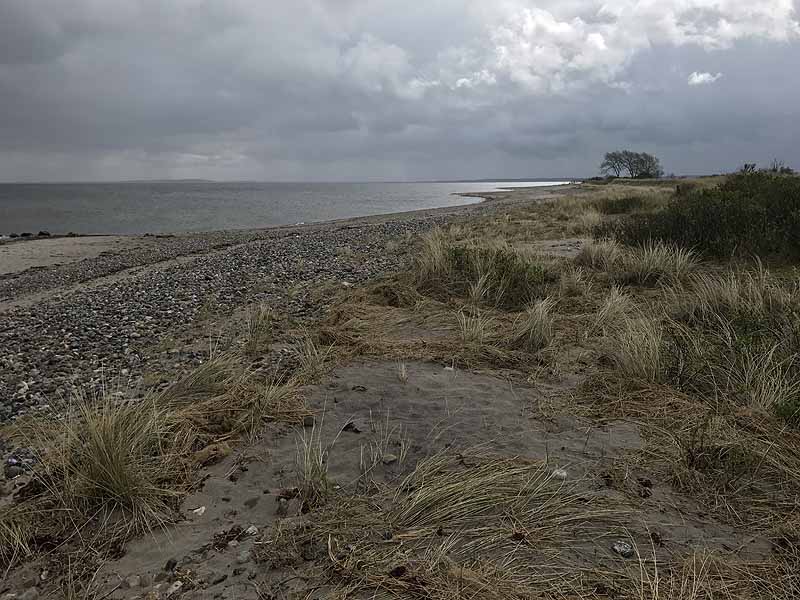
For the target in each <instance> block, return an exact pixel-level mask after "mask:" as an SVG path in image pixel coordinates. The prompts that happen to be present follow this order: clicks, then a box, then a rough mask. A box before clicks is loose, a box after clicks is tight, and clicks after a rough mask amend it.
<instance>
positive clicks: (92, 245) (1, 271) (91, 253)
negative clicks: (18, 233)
mask: <svg viewBox="0 0 800 600" xmlns="http://www.w3.org/2000/svg"><path fill="white" fill-rule="evenodd" d="M140 243H141V240H140V239H139V238H136V237H130V236H118V235H98V236H86V237H62V238H49V239H37V240H30V241H27V240H26V241H21V242H13V243H8V244H0V275H9V274H12V273H21V272H22V271H25V270H27V269H36V268H41V267H49V266H53V265H62V264H67V263H72V262H77V261H79V260H84V259H86V258H96V257H98V256H100V255H101V254H103V253H104V252H123V251H125V250H126V249H128V248H132V247H135V246H137V245H138V244H140Z"/></svg>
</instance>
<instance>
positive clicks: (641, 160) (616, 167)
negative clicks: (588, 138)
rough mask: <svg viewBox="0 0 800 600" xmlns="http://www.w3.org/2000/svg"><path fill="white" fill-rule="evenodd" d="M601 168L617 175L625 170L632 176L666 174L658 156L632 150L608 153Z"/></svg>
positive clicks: (659, 175) (658, 175)
mask: <svg viewBox="0 0 800 600" xmlns="http://www.w3.org/2000/svg"><path fill="white" fill-rule="evenodd" d="M600 170H601V171H602V172H603V173H606V174H609V173H614V174H615V175H616V176H617V177H619V175H620V174H621V173H622V172H623V171H627V172H628V175H629V176H630V177H648V178H657V177H662V176H663V175H664V169H662V168H661V162H660V161H659V160H658V158H656V157H655V156H653V155H652V154H648V153H647V152H632V151H630V150H620V151H617V152H608V153H606V155H605V158H604V159H603V163H602V164H601V165H600Z"/></svg>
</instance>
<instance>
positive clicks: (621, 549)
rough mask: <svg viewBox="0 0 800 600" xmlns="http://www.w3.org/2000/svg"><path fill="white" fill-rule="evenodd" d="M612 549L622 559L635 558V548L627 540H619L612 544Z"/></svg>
mask: <svg viewBox="0 0 800 600" xmlns="http://www.w3.org/2000/svg"><path fill="white" fill-rule="evenodd" d="M611 549H612V550H613V551H614V552H616V553H617V554H619V555H620V556H621V557H622V558H631V557H632V556H633V546H632V545H631V544H630V543H628V542H626V541H625V540H617V541H616V542H614V543H613V544H611Z"/></svg>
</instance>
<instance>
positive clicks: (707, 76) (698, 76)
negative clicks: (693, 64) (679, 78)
mask: <svg viewBox="0 0 800 600" xmlns="http://www.w3.org/2000/svg"><path fill="white" fill-rule="evenodd" d="M720 77H722V73H717V74H716V75H712V74H711V73H698V72H697V71H695V72H694V73H692V74H691V75H689V80H688V84H689V85H708V84H709V83H714V82H715V81H716V80H717V79H719V78H720Z"/></svg>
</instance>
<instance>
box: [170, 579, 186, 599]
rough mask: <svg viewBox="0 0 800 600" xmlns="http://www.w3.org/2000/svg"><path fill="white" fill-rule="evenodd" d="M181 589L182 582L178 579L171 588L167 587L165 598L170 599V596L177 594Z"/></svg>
mask: <svg viewBox="0 0 800 600" xmlns="http://www.w3.org/2000/svg"><path fill="white" fill-rule="evenodd" d="M182 587H183V582H182V581H181V580H180V579H179V580H178V581H176V582H175V583H173V584H172V585H171V586H169V589H168V590H167V598H171V597H172V596H174V595H175V594H177V593H178V592H179V591H180V590H181V588H182Z"/></svg>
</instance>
